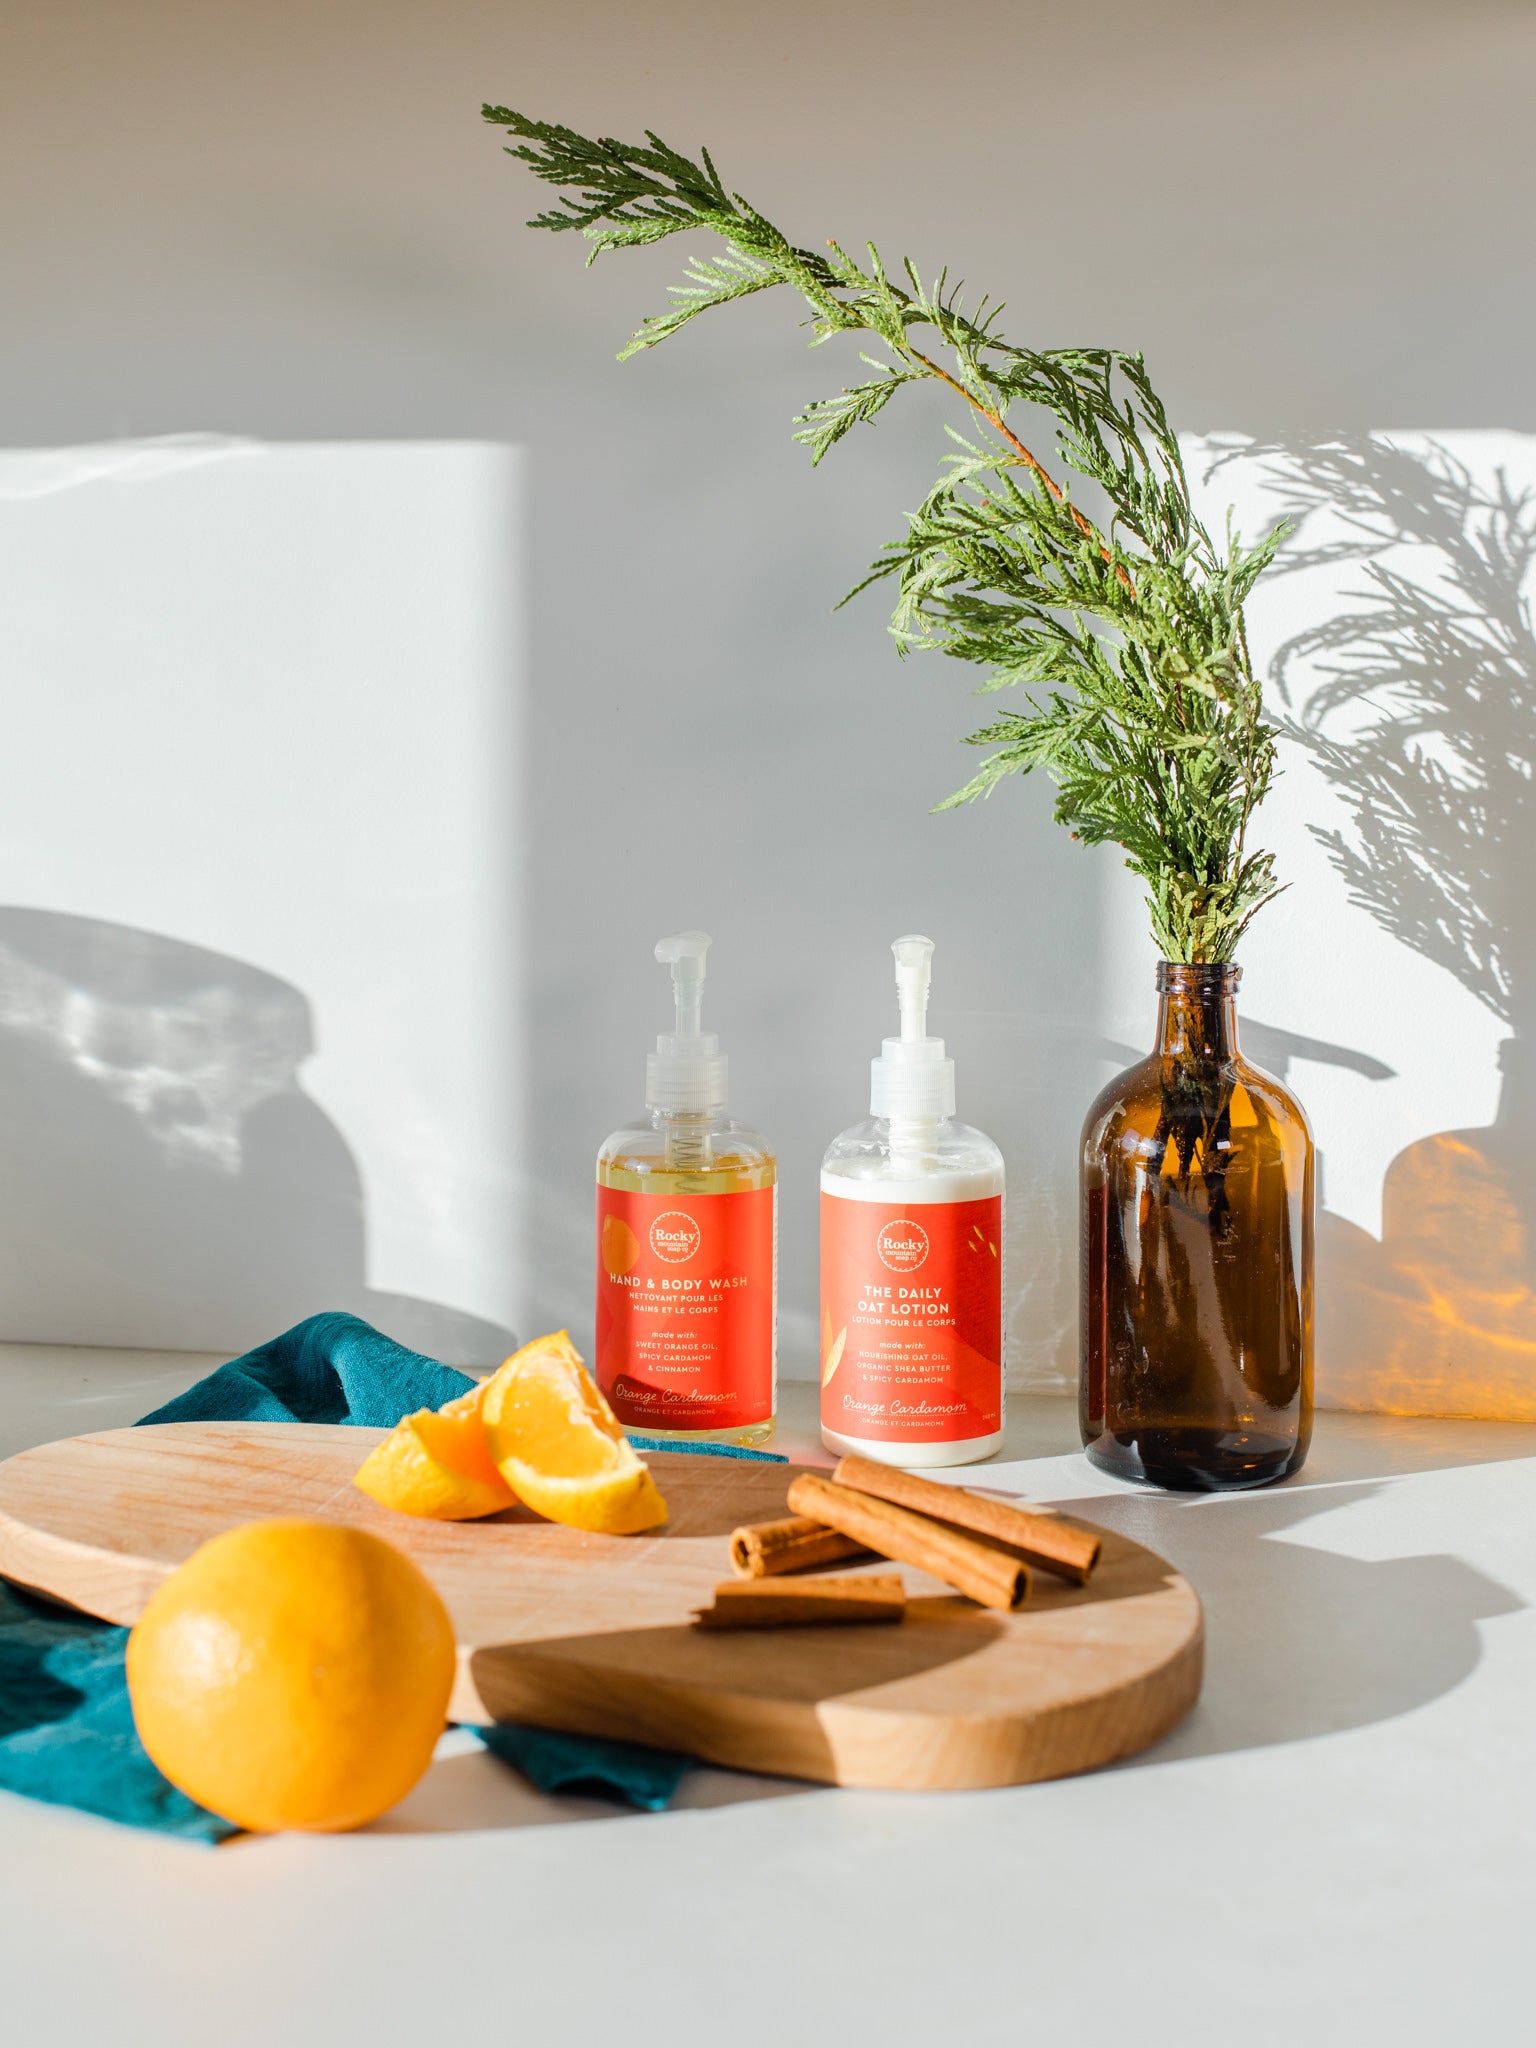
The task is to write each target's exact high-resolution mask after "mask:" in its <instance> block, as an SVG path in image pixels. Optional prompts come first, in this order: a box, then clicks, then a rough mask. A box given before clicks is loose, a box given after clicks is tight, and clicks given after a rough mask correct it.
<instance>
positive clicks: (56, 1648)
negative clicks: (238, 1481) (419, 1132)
mask: <svg viewBox="0 0 1536 2048" xmlns="http://www.w3.org/2000/svg"><path fill="white" fill-rule="evenodd" d="M474 1384H475V1383H474V1381H473V1380H472V1379H470V1378H469V1377H468V1376H467V1375H466V1374H464V1373H461V1372H455V1371H454V1370H453V1368H452V1367H451V1366H447V1365H442V1364H439V1362H438V1361H437V1360H436V1359H435V1358H424V1357H423V1356H422V1355H421V1354H420V1352H416V1351H408V1350H407V1349H406V1348H405V1346H404V1345H403V1344H396V1343H395V1342H394V1341H393V1339H391V1338H389V1337H386V1336H384V1335H383V1333H382V1332H381V1331H379V1330H375V1329H374V1328H372V1326H371V1325H370V1324H368V1323H365V1322H362V1321H361V1320H360V1319H359V1318H358V1317H357V1316H350V1315H340V1314H328V1315H318V1316H310V1317H309V1318H308V1319H307V1320H306V1321H304V1322H302V1323H298V1324H296V1325H295V1326H294V1328H293V1329H291V1330H286V1331H284V1333H283V1335H282V1336H281V1337H274V1338H273V1339H272V1341H271V1342H270V1343H268V1344H262V1345H259V1346H258V1347H257V1349H256V1350H254V1351H248V1352H246V1354H245V1355H244V1357H243V1358H236V1359H233V1360H231V1362H230V1363H229V1364H228V1365H221V1366H220V1367H219V1368H218V1370H217V1371H216V1372H211V1373H209V1375H208V1376H207V1378H206V1379H201V1380H199V1381H198V1383H197V1385H196V1386H194V1387H190V1388H188V1390H187V1392H186V1393H184V1394H179V1395H178V1396H177V1397H176V1399H175V1400H174V1401H167V1402H166V1403H165V1405H164V1406H163V1407H160V1408H157V1409H155V1410H154V1412H153V1413H152V1414H150V1415H145V1416H143V1417H141V1418H140V1419H141V1421H143V1422H333V1423H336V1422H339V1423H356V1424H359V1425H360V1426H362V1427H365V1428H375V1429H392V1428H393V1427H394V1425H395V1424H396V1423H397V1422H398V1421H400V1419H401V1417H402V1416H405V1415H410V1414H412V1413H414V1411H415V1410H416V1409H418V1408H440V1407H441V1406H442V1404H443V1403H444V1402H445V1401H450V1400H452V1399H453V1398H454V1396H455V1395H457V1394H462V1393H466V1392H467V1391H468V1390H469V1388H470V1387H472V1386H473V1385H474ZM632 1441H633V1442H634V1443H635V1444H636V1445H637V1446H638V1447H639V1448H641V1449H646V1450H660V1449H667V1450H673V1449H676V1450H691V1449H695V1448H702V1449H705V1450H707V1451H709V1452H712V1453H713V1454H715V1455H717V1456H718V1455H723V1456H730V1457H745V1458H751V1459H756V1460H765V1459H766V1460H769V1461H771V1462H774V1463H779V1464H782V1463H784V1462H785V1461H784V1460H783V1459H782V1458H776V1457H775V1456H774V1454H773V1453H769V1452H762V1451H740V1450H737V1449H736V1447H735V1446H732V1445H723V1444H722V1445H708V1446H692V1445H685V1444H674V1443H673V1442H671V1441H670V1440H667V1439H663V1438H648V1437H639V1436H637V1437H634V1438H633V1439H632ZM127 1639H128V1631H127V1629H125V1628H115V1627H113V1626H112V1625H111V1624H110V1623H108V1622H103V1621H96V1620H94V1619H92V1618H91V1617H90V1616H88V1615H82V1614H77V1613H75V1612H74V1611H73V1610H72V1609H69V1608H62V1607H56V1606H54V1605H53V1604H52V1603H51V1602H49V1601H45V1600H42V1599H39V1598H37V1597H36V1596H35V1595H32V1594H28V1593H24V1592H22V1591H20V1590H19V1589H17V1588H16V1587H13V1586H8V1585H6V1584H5V1582H4V1581H3V1580H0V1787H3V1788H4V1789H5V1790H6V1791H10V1792H21V1793H25V1794H26V1795H27V1796H28V1797H30V1798H33V1799H43V1800H48V1801H51V1802H52V1803H53V1804H54V1805H58V1806H75V1807H79V1808H81V1809H82V1810H83V1811H85V1812H86V1813H94V1814H99V1815H101V1816H102V1817H103V1818H104V1819H107V1820H116V1821H123V1822H126V1823H127V1824H128V1825H130V1826H133V1827H144V1828H154V1829H157V1830H159V1831H160V1832H161V1833H163V1834H172V1835H182V1836H186V1837H189V1838H191V1839H194V1840H200V1841H205V1842H219V1841H223V1840H224V1839H225V1838H226V1837H227V1836H229V1835H232V1834H234V1833H236V1832H237V1830H236V1829H234V1828H232V1827H231V1826H230V1824H229V1823H228V1822H227V1821H223V1820H220V1819H219V1818H218V1816H217V1815H216V1814H212V1813H209V1812H207V1811H206V1810H205V1809H204V1808H203V1807H201V1806H198V1805H196V1804H195V1803H194V1802H193V1801H192V1800H190V1799H188V1798H187V1797H186V1795H185V1794H184V1793H181V1792H178V1791H177V1790H176V1788H175V1786H174V1785H172V1784H170V1783H169V1782H168V1780H167V1779H165V1778H163V1777H162V1776H161V1774H160V1772H159V1771H158V1770H156V1768H155V1766H154V1765H153V1764H152V1763H151V1762H150V1760H149V1757H148V1756H147V1754H146V1753H145V1750H144V1747H143V1745H142V1743H141V1742H140V1741H139V1738H138V1735H137V1733H136V1732H135V1729H134V1725H133V1714H132V1710H131V1708H130V1705H129V1701H128V1682H127V1678H126V1676H125V1674H124V1669H123V1648H124V1645H125V1643H126V1642H127ZM475 1733H476V1734H478V1735H479V1736H480V1739H481V1740H482V1741H483V1742H484V1743H485V1745H486V1747H487V1748H488V1749H489V1750H490V1751H491V1752H492V1754H493V1755H495V1756H497V1757H499V1758H500V1759H501V1760H502V1762H504V1763H506V1764H509V1765H511V1766H512V1767H514V1768H515V1769H518V1770H521V1771H522V1772H523V1773H524V1775H525V1776H527V1777H528V1778H529V1779H530V1780H531V1781H532V1783H533V1784H535V1785H536V1786H538V1787H539V1789H540V1790H541V1791H550V1792H553V1791H576V1790H580V1791H583V1792H595V1793H597V1794H599V1795H601V1796H605V1797H608V1798H612V1799H616V1800H619V1801H622V1802H624V1803H627V1804H628V1805H631V1806H635V1807H639V1808H643V1809H645V1810H648V1811H652V1812H654V1811H657V1810H659V1809H660V1808H662V1807H664V1806H666V1804H667V1803H668V1801H669V1800H670V1799H671V1798H672V1796H673V1794H674V1793H675V1792H676V1790H677V1787H678V1784H679V1783H680V1782H681V1780H682V1777H683V1775H684V1773H685V1772H686V1771H687V1769H688V1767H689V1759H688V1758H687V1757H682V1756H674V1755H672V1754H671V1753H670V1752H667V1751H664V1750H655V1749H645V1748H642V1747H641V1746H640V1745H639V1744H638V1743H628V1742H606V1741H601V1740H599V1739H597V1738H588V1737H586V1736H576V1735H561V1734H559V1733H557V1732H556V1731H554V1730H552V1729H541V1728H517V1727H510V1726H503V1727H497V1728H484V1729H476V1731H475Z"/></svg>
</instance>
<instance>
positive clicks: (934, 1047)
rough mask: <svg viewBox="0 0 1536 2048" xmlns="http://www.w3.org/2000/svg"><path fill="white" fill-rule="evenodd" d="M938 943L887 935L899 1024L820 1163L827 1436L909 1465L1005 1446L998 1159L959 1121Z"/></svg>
mask: <svg viewBox="0 0 1536 2048" xmlns="http://www.w3.org/2000/svg"><path fill="white" fill-rule="evenodd" d="M933 950H934V949H933V941H932V940H931V939H928V938H924V937H922V936H921V935H920V934H916V933H913V934H909V935H908V936H906V937H904V938H900V939H897V940H896V942H895V943H894V945H893V946H892V948H891V951H892V952H893V954H894V955H895V958H896V992H897V1001H898V1005H899V1010H900V1016H901V1030H900V1033H899V1035H898V1036H897V1037H895V1038H887V1039H886V1040H885V1041H884V1045H883V1048H882V1050H881V1052H880V1054H879V1056H878V1057H877V1058H876V1059H875V1060H873V1061H872V1062H871V1076H870V1112H871V1113H870V1117H869V1120H868V1121H867V1122H865V1123H859V1124H854V1125H853V1126H852V1127H851V1128H850V1129H848V1130H846V1131H844V1132H842V1134H841V1135H840V1136H839V1137H837V1138H834V1139H833V1141H832V1143H831V1145H830V1146H829V1147H828V1149H827V1153H826V1157H825V1158H824V1159H823V1160H822V1164H821V1246H822V1261H821V1264H822V1272H821V1292H822V1315H821V1340H822V1347H821V1348H822V1360H821V1379H822V1395H821V1420H822V1429H821V1438H822V1442H823V1443H824V1444H825V1445H826V1446H827V1448H828V1449H829V1450H832V1451H837V1452H857V1453H858V1454H859V1455H860V1456H863V1457H867V1458H878V1459H882V1460H883V1461H885V1462H886V1463H888V1464H897V1465H907V1466H939V1465H963V1464H969V1463H971V1462H972V1461H973V1460H975V1459H978V1458H989V1457H991V1456H993V1455H994V1453H995V1452H997V1451H998V1450H1000V1449H1001V1447H1002V1442H1003V1180H1004V1174H1003V1155H1002V1153H1001V1152H1000V1151H999V1150H998V1148H997V1147H996V1145H994V1144H993V1142H992V1140H991V1139H990V1138H989V1137H987V1136H985V1134H984V1133H983V1132H981V1131H977V1130H973V1129H972V1128H971V1127H970V1125H969V1124H963V1123H960V1122H958V1121H957V1120H956V1118H955V1063H954V1061H953V1060H952V1059H950V1058H948V1057H947V1056H946V1054H945V1049H944V1041H943V1039H942V1038H930V1037H929V1036H928V1022H927V1018H928V995H929V986H930V982H931V978H932V967H933Z"/></svg>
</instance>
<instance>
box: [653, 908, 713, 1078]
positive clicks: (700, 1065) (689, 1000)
mask: <svg viewBox="0 0 1536 2048" xmlns="http://www.w3.org/2000/svg"><path fill="white" fill-rule="evenodd" d="M709 946H710V938H709V933H708V932H678V933H677V934H676V935H675V936H674V937H672V938H670V939H658V940H657V942H656V958H657V959H658V960H659V961H660V962H661V964H662V965H663V966H664V967H670V968H671V970H672V996H673V1000H674V1002H675V1003H676V1006H677V1022H676V1025H675V1028H674V1029H673V1030H671V1031H664V1032H663V1033H662V1034H661V1036H660V1037H659V1038H658V1039H657V1040H656V1050H655V1051H654V1052H653V1053H652V1054H651V1055H650V1057H649V1059H647V1061H646V1063H645V1100H646V1104H647V1106H648V1107H649V1108H651V1109H670V1110H713V1109H723V1108H724V1107H725V1102H726V1086H725V1080H726V1064H725V1054H724V1053H723V1052H722V1051H721V1050H720V1041H719V1039H718V1038H717V1037H716V1036H715V1034H714V1032H712V1031H705V1030H704V1029H703V1028H702V1013H703V1004H704V956H705V954H706V953H707V952H708V951H709Z"/></svg>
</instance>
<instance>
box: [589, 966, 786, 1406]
mask: <svg viewBox="0 0 1536 2048" xmlns="http://www.w3.org/2000/svg"><path fill="white" fill-rule="evenodd" d="M709 946H710V938H709V934H708V933H707V932H681V933H679V934H678V935H677V936H675V937H673V938H667V939H662V940H661V941H660V942H659V943H658V944H657V947H656V958H657V960H658V961H660V962H661V963H662V964H663V965H664V966H667V967H669V968H670V969H671V971H672V990H673V1000H674V1005H675V1011H676V1016H675V1021H674V1024H673V1028H672V1030H671V1031H669V1032H663V1033H662V1034H661V1035H660V1036H659V1037H658V1038H657V1040H656V1050H655V1051H654V1052H653V1053H651V1054H650V1055H649V1056H648V1058H647V1060H646V1070H645V1083H646V1085H645V1101H646V1113H645V1115H644V1116H643V1117H639V1118H636V1119H635V1121H634V1122H633V1123H631V1124H627V1125H625V1126H624V1127H623V1128H622V1129H620V1130H617V1131H615V1132H614V1133H613V1135H612V1136H611V1137H610V1138H609V1139H608V1140H607V1142H606V1143H605V1144H604V1146H603V1148H602V1150H601V1151H600V1152H599V1153H598V1156H597V1208H598V1214H597V1230H598V1242H597V1360H596V1367H597V1380H598V1384H599V1385H600V1386H601V1387H602V1389H603V1392H604V1393H605V1394H606V1395H607V1397H608V1399H609V1401H610V1402H611V1403H612V1405H613V1408H614V1411H615V1413H616V1414H617V1415H618V1417H619V1420H620V1421H621V1422H622V1423H623V1424H624V1425H625V1427H626V1428H631V1429H635V1430H637V1431H645V1432H648V1433H650V1434H652V1435H655V1436H661V1437H670V1438H677V1439H679V1440H681V1441H685V1442H686V1441H703V1442H714V1443H734V1444H744V1445H759V1444H763V1443H766V1442H767V1441H768V1440H769V1438H770V1437H771V1436H772V1435H773V1425H774V1414H775V1408H776V1392H777V1361H776V1350H777V1312H778V1299H777V1294H778V1275H777V1234H778V1211H777V1200H778V1162H777V1160H776V1158H775V1156H774V1153H773V1150H772V1148H771V1146H770V1145H769V1144H768V1143H767V1141H766V1140H765V1139H764V1138H762V1137H760V1136H759V1135H758V1133H757V1132H756V1131H754V1130H752V1129H751V1128H750V1127H749V1126H747V1125H746V1124H743V1123H739V1122H737V1121H736V1119H735V1118H733V1117H731V1116H729V1115H728V1114H727V1102H728V1087H727V1082H728V1072H727V1065H726V1055H725V1054H724V1053H723V1052H722V1051H721V1050H720V1041H719V1039H718V1037H717V1036H716V1035H715V1033H714V1032H707V1031H705V1030H704V1028H703V1021H702V1016H703V992H704V977H705V958H706V955H707V953H708V951H709Z"/></svg>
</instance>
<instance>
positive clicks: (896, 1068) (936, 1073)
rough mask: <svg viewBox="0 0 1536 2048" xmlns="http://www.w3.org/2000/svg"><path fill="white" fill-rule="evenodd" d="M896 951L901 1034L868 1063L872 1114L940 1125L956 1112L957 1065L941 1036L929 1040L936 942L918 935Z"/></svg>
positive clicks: (903, 941) (900, 943) (901, 943)
mask: <svg viewBox="0 0 1536 2048" xmlns="http://www.w3.org/2000/svg"><path fill="white" fill-rule="evenodd" d="M891 951H892V952H893V953H894V954H895V955H896V996H897V1000H898V1002H899V1003H900V1005H901V1036H900V1038H888V1039H886V1041H885V1050H884V1051H883V1052H882V1053H881V1055H880V1057H879V1059H877V1060H871V1061H870V1063H869V1064H870V1084H869V1113H870V1115H871V1116H883V1117H894V1118H896V1119H898V1120H899V1121H902V1122H907V1123H937V1122H938V1121H939V1119H940V1118H941V1117H947V1116H953V1115H954V1113H955V1063H954V1061H953V1060H948V1059H946V1058H945V1057H944V1041H943V1039H942V1038H929V1037H928V1036H927V1031H928V984H929V981H930V979H931V977H932V974H933V941H932V939H925V938H923V937H921V936H920V935H919V934H918V933H915V932H913V933H909V934H908V935H907V936H906V937H905V938H902V939H897V940H896V942H895V944H894V945H893V946H892V947H891Z"/></svg>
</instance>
